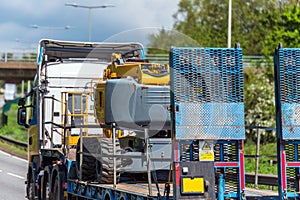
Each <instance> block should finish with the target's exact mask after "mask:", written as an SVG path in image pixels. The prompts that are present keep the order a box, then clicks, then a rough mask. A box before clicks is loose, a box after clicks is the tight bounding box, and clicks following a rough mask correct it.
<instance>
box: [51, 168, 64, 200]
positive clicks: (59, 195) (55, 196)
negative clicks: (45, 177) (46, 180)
mask: <svg viewBox="0 0 300 200" xmlns="http://www.w3.org/2000/svg"><path fill="white" fill-rule="evenodd" d="M63 183H64V175H63V173H58V174H57V176H56V177H55V178H54V183H53V187H52V188H51V193H52V195H51V200H64V199H65V198H64V190H63Z"/></svg>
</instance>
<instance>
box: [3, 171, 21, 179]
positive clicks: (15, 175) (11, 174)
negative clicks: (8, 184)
mask: <svg viewBox="0 0 300 200" xmlns="http://www.w3.org/2000/svg"><path fill="white" fill-rule="evenodd" d="M7 174H8V175H10V176H13V177H16V178H19V179H25V178H24V177H23V176H19V175H17V174H13V173H9V172H7Z"/></svg>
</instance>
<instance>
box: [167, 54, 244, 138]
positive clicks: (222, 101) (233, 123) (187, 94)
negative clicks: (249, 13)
mask: <svg viewBox="0 0 300 200" xmlns="http://www.w3.org/2000/svg"><path fill="white" fill-rule="evenodd" d="M170 62H171V69H172V70H171V76H172V78H171V89H172V92H173V104H175V106H176V107H177V110H178V111H177V112H176V114H175V120H176V137H177V139H199V138H201V139H244V138H245V133H244V103H243V101H244V94H243V87H244V82H243V81H244V79H243V67H242V50H241V49H239V48H237V49H223V48H172V50H171V56H170Z"/></svg>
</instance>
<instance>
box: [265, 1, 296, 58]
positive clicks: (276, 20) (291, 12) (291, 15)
mask: <svg viewBox="0 0 300 200" xmlns="http://www.w3.org/2000/svg"><path fill="white" fill-rule="evenodd" d="M266 16H267V19H268V21H270V22H271V24H273V26H272V27H273V28H272V32H270V33H269V34H268V35H267V36H266V39H265V41H264V48H263V53H264V54H265V55H268V54H271V53H273V52H274V47H276V46H278V44H279V43H283V46H284V47H300V36H299V30H298V28H299V26H300V8H299V7H297V6H296V5H294V6H293V8H292V9H285V10H284V11H283V12H282V13H279V12H277V13H267V15H266ZM270 28H271V27H270Z"/></svg>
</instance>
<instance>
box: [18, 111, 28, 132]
mask: <svg viewBox="0 0 300 200" xmlns="http://www.w3.org/2000/svg"><path fill="white" fill-rule="evenodd" d="M26 115H27V112H26V107H21V108H19V109H18V124H19V125H21V126H25V127H26V128H28V127H29V125H28V124H27V120H26Z"/></svg>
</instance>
